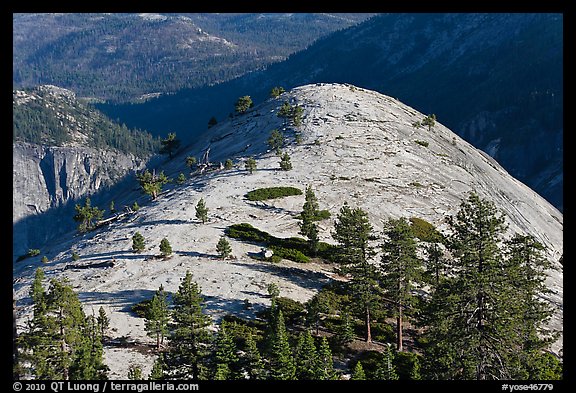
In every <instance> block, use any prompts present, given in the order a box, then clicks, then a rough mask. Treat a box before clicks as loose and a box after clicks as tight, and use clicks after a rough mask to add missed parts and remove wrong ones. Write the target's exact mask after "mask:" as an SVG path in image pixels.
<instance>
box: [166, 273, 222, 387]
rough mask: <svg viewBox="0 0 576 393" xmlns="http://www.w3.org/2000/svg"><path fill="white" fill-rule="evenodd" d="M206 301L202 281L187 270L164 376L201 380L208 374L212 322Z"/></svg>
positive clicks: (176, 303) (178, 295)
mask: <svg viewBox="0 0 576 393" xmlns="http://www.w3.org/2000/svg"><path fill="white" fill-rule="evenodd" d="M203 301H204V299H203V297H202V295H201V292H200V288H199V287H198V284H196V283H195V282H193V281H192V274H191V273H190V272H189V271H187V272H186V276H185V277H184V278H183V279H182V282H181V283H180V286H179V288H178V292H177V293H176V294H175V295H174V310H173V312H172V319H173V321H174V324H173V327H172V333H171V335H170V341H169V345H168V349H167V351H166V352H165V359H164V362H165V367H164V370H165V372H164V374H165V375H164V378H171V379H190V378H194V379H199V378H201V377H203V376H204V375H206V371H207V366H206V362H207V359H208V354H209V351H208V349H209V344H210V339H211V334H210V332H209V331H208V326H209V325H210V324H211V321H210V317H209V316H208V315H206V314H204V313H203V311H202V308H203Z"/></svg>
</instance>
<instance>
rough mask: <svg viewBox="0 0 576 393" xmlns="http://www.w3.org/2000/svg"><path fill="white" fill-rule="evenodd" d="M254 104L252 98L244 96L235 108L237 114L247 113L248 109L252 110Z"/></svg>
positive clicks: (239, 99)
mask: <svg viewBox="0 0 576 393" xmlns="http://www.w3.org/2000/svg"><path fill="white" fill-rule="evenodd" d="M253 106H254V103H253V102H252V98H250V96H242V97H240V98H238V100H237V101H236V104H235V106H234V108H235V109H236V112H237V113H239V114H242V113H245V112H246V111H247V110H248V109H250V108H252V107H253Z"/></svg>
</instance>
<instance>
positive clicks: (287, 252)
mask: <svg viewBox="0 0 576 393" xmlns="http://www.w3.org/2000/svg"><path fill="white" fill-rule="evenodd" d="M270 249H271V250H272V251H274V255H276V256H279V257H281V258H284V259H289V260H291V261H294V262H300V263H307V262H310V258H308V257H307V256H306V255H304V254H303V253H301V252H300V251H298V250H295V249H293V248H284V247H278V246H270Z"/></svg>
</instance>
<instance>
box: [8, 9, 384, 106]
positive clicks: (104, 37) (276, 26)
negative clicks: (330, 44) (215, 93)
mask: <svg viewBox="0 0 576 393" xmlns="http://www.w3.org/2000/svg"><path fill="white" fill-rule="evenodd" d="M371 15H373V14H343V15H340V14H88V13H83V14H74V13H66V14H14V16H13V19H12V21H13V33H14V34H13V41H12V42H13V46H12V48H13V53H14V55H13V60H12V65H13V85H14V87H15V88H22V87H31V86H36V85H38V84H54V85H58V86H63V87H65V88H68V89H71V90H73V91H75V92H76V93H77V94H78V95H79V96H83V97H93V98H97V99H107V100H113V101H131V100H136V99H146V98H147V97H150V96H154V95H156V94H159V93H167V92H173V91H176V90H179V89H182V88H192V87H200V86H206V85H210V84H214V83H218V82H223V81H227V80H230V79H232V78H235V77H238V76H240V75H243V74H245V73H246V72H249V71H253V70H256V69H259V68H261V67H263V66H265V65H267V64H270V63H273V62H277V61H280V60H283V59H285V58H286V57H287V56H288V55H289V54H291V53H294V52H296V51H298V50H302V49H304V48H306V47H307V46H308V45H310V44H311V43H312V42H314V41H315V40H316V39H318V38H320V37H323V36H325V35H326V34H328V33H331V32H333V31H335V30H339V29H342V28H345V27H349V26H351V25H353V24H355V23H357V22H359V21H362V20H364V19H366V18H367V17H369V16H371Z"/></svg>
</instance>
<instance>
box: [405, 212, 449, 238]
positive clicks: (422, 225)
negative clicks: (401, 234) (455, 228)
mask: <svg viewBox="0 0 576 393" xmlns="http://www.w3.org/2000/svg"><path fill="white" fill-rule="evenodd" d="M410 223H411V225H410V228H411V229H412V233H413V234H414V236H415V237H417V238H418V239H420V240H422V241H423V242H431V243H434V242H440V241H442V238H443V236H442V234H441V233H440V232H438V230H437V229H436V227H435V226H434V225H433V224H431V223H429V222H428V221H426V220H424V219H422V218H418V217H411V218H410Z"/></svg>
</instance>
